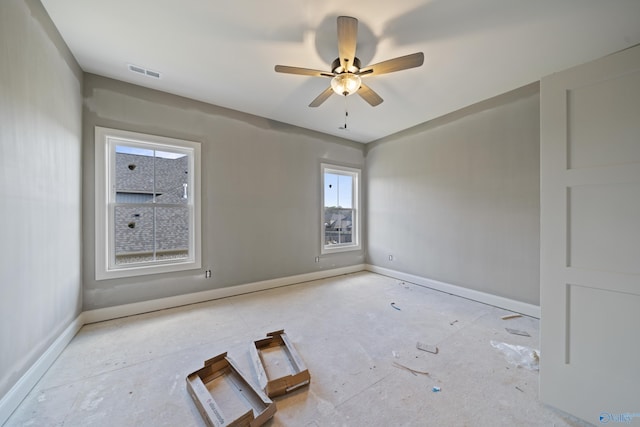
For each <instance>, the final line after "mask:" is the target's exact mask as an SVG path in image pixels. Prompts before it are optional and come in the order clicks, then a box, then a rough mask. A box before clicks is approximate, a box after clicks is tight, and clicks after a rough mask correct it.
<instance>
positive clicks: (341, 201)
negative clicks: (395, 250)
mask: <svg viewBox="0 0 640 427" xmlns="http://www.w3.org/2000/svg"><path fill="white" fill-rule="evenodd" d="M321 169H322V201H323V203H322V220H323V225H322V250H321V252H322V253H323V254H326V253H331V252H339V251H349V250H357V249H360V210H359V206H358V205H359V189H360V187H359V185H360V184H359V182H360V170H359V169H354V168H349V167H344V166H336V165H329V164H324V163H323V164H322V165H321Z"/></svg>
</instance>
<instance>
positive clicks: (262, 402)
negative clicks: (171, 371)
mask: <svg viewBox="0 0 640 427" xmlns="http://www.w3.org/2000/svg"><path fill="white" fill-rule="evenodd" d="M187 389H188V391H189V394H190V395H191V398H192V399H193V401H194V403H195V404H196V406H197V407H198V411H199V412H200V414H201V415H202V417H203V418H204V420H205V422H206V423H207V425H209V426H212V427H218V426H227V425H251V426H261V425H262V424H264V423H265V422H267V421H268V420H269V419H270V418H271V417H273V415H274V414H275V413H276V405H275V403H274V402H273V401H272V400H271V399H269V397H267V395H266V394H265V393H264V392H263V391H262V390H260V389H259V388H257V387H254V386H253V385H252V382H251V381H249V380H248V379H247V378H246V377H245V376H244V374H243V373H242V372H241V371H240V369H238V367H237V365H236V364H235V362H234V361H233V360H232V359H231V358H229V357H228V356H227V353H222V354H220V355H218V356H216V357H214V358H212V359H209V360H207V361H205V362H204V367H203V368H201V369H199V370H197V371H195V372H193V373H191V374H189V376H188V377H187Z"/></svg>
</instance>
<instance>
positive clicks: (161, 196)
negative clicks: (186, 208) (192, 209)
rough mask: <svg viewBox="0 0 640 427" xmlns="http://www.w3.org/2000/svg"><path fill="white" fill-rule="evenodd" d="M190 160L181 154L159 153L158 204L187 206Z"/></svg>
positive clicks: (156, 170)
mask: <svg viewBox="0 0 640 427" xmlns="http://www.w3.org/2000/svg"><path fill="white" fill-rule="evenodd" d="M188 180H189V158H188V157H187V156H185V155H182V154H180V153H169V152H165V151H157V152H156V158H155V188H156V202H157V203H171V204H187V202H188V197H187V196H188V182H189V181H188Z"/></svg>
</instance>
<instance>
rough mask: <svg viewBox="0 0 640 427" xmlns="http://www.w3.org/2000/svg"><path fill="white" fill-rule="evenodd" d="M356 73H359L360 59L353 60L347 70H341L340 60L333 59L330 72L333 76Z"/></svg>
mask: <svg viewBox="0 0 640 427" xmlns="http://www.w3.org/2000/svg"><path fill="white" fill-rule="evenodd" d="M358 71H360V59H358V58H356V57H354V58H353V64H351V66H350V67H349V69H348V70H345V69H344V68H342V65H340V58H336V59H334V60H333V62H332V63H331V72H332V73H334V74H342V73H357V72H358Z"/></svg>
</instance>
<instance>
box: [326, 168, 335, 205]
mask: <svg viewBox="0 0 640 427" xmlns="http://www.w3.org/2000/svg"><path fill="white" fill-rule="evenodd" d="M324 205H325V206H338V175H336V174H334V173H325V174H324Z"/></svg>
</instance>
